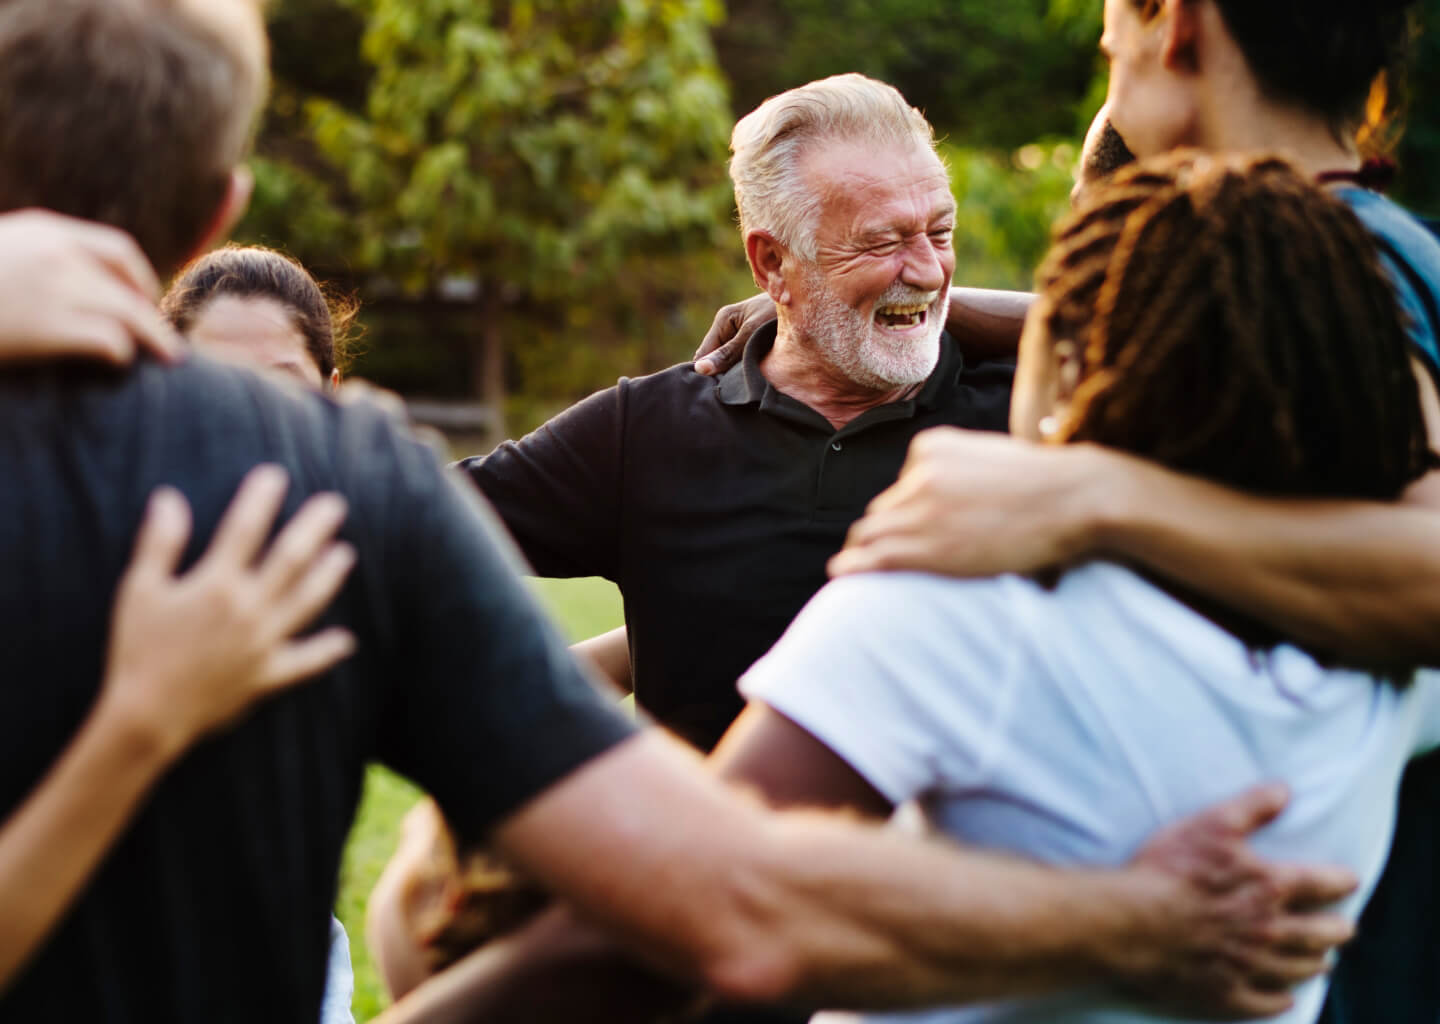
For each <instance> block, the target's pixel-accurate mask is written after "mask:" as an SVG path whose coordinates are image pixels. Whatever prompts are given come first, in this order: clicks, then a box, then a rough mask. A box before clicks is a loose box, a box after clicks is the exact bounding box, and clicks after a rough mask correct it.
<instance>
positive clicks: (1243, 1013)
mask: <svg viewBox="0 0 1440 1024" xmlns="http://www.w3.org/2000/svg"><path fill="white" fill-rule="evenodd" d="M1228 1002H1229V1005H1230V1010H1231V1012H1230V1019H1231V1020H1253V1019H1256V1018H1263V1017H1276V1016H1279V1015H1280V1014H1282V1013H1285V1012H1286V1011H1288V1010H1289V1009H1290V1008H1291V1007H1293V1006H1294V1005H1295V998H1294V997H1293V996H1292V995H1290V993H1289V992H1267V991H1262V990H1259V989H1256V988H1251V987H1249V986H1239V987H1237V988H1236V990H1235V991H1234V992H1233V993H1232V994H1231V996H1230V999H1229V1000H1228Z"/></svg>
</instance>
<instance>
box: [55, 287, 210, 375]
mask: <svg viewBox="0 0 1440 1024" xmlns="http://www.w3.org/2000/svg"><path fill="white" fill-rule="evenodd" d="M78 302H79V303H80V304H81V306H82V308H81V309H79V310H77V315H80V314H83V315H84V316H85V319H86V321H87V328H86V330H85V331H84V332H83V333H81V332H80V331H79V330H77V332H76V333H77V334H78V335H79V338H78V339H77V340H79V341H81V343H82V344H83V343H84V341H85V340H88V339H89V338H90V337H92V336H93V337H95V339H96V340H95V344H96V345H97V346H99V351H97V352H96V353H95V354H96V355H99V356H100V357H101V358H104V359H107V360H109V361H112V362H117V363H122V364H123V363H128V362H130V361H131V360H132V359H133V358H134V356H135V346H136V344H137V343H138V344H139V345H140V346H141V347H143V348H145V349H146V350H147V351H150V352H153V353H154V354H155V355H156V356H158V357H159V358H160V359H162V360H164V361H165V362H174V361H176V360H177V359H179V358H181V356H182V355H183V354H184V342H183V341H181V339H180V336H179V335H178V334H176V333H175V331H174V330H173V329H171V327H170V325H169V324H167V323H166V322H165V318H164V317H162V316H161V315H160V312H159V310H157V309H156V308H155V307H154V306H153V305H152V304H151V303H150V302H149V301H148V300H147V299H145V298H144V297H143V296H141V295H140V294H139V293H138V292H136V291H134V290H133V289H132V288H130V287H128V286H126V285H125V284H122V283H120V282H118V281H116V280H115V279H114V278H112V277H108V276H99V277H95V278H93V279H87V280H86V282H85V293H84V295H83V297H79V298H78Z"/></svg>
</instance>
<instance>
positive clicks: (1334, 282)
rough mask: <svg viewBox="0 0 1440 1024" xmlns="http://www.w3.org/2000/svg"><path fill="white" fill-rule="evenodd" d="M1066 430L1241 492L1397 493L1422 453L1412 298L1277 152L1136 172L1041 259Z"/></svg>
mask: <svg viewBox="0 0 1440 1024" xmlns="http://www.w3.org/2000/svg"><path fill="white" fill-rule="evenodd" d="M1039 280H1040V287H1041V290H1042V292H1043V293H1044V297H1045V300H1046V310H1047V312H1048V321H1047V327H1048V329H1049V334H1050V338H1051V340H1052V341H1056V340H1061V339H1064V340H1068V341H1070V342H1072V343H1073V345H1074V346H1075V350H1076V355H1077V358H1078V362H1079V379H1078V384H1077V387H1076V389H1075V393H1074V397H1073V402H1072V405H1071V407H1070V410H1069V412H1068V414H1067V415H1066V416H1065V417H1064V418H1065V423H1064V425H1063V427H1062V435H1063V436H1064V437H1065V439H1067V440H1073V441H1096V442H1099V443H1101V444H1105V445H1108V446H1111V447H1115V448H1120V449H1124V450H1126V451H1131V452H1135V453H1137V454H1139V455H1143V456H1146V457H1148V458H1151V459H1154V460H1155V461H1157V462H1160V463H1163V464H1165V465H1167V466H1170V467H1173V468H1175V469H1179V470H1183V471H1186V472H1190V473H1195V474H1199V475H1201V476H1205V477H1208V478H1210V479H1212V480H1215V481H1218V482H1221V483H1224V484H1228V485H1230V486H1234V487H1238V488H1241V489H1244V490H1248V491H1252V492H1257V493H1263V494H1276V495H1296V496H1314V497H1353V498H1371V499H1392V498H1394V497H1396V496H1397V495H1398V494H1399V493H1400V492H1401V490H1403V489H1404V487H1405V486H1406V485H1407V484H1408V483H1410V482H1411V481H1412V480H1414V479H1416V478H1417V477H1419V476H1420V475H1421V474H1422V473H1423V472H1424V471H1425V469H1426V468H1427V465H1428V463H1429V459H1430V456H1429V452H1428V448H1427V440H1426V432H1425V424H1424V420H1423V418H1422V415H1421V411H1420V403H1419V396H1418V391H1417V388H1416V386H1415V380H1414V377H1413V376H1412V373H1411V370H1410V362H1409V344H1408V335H1407V330H1406V326H1407V325H1406V324H1405V322H1404V317H1403V314H1402V313H1401V311H1400V309H1399V307H1398V304H1397V303H1396V300H1395V294H1394V291H1393V290H1392V287H1391V284H1390V281H1389V279H1388V277H1387V276H1386V273H1385V270H1384V269H1383V267H1382V265H1381V263H1380V259H1379V255H1378V253H1377V250H1376V246H1375V243H1374V241H1373V239H1372V237H1371V235H1370V233H1369V232H1368V231H1367V230H1366V228H1365V227H1364V226H1363V225H1362V224H1361V223H1360V221H1359V220H1358V219H1357V218H1356V217H1355V215H1354V214H1353V213H1351V212H1350V210H1349V209H1348V208H1347V207H1346V206H1344V204H1343V203H1342V202H1340V201H1339V200H1337V199H1335V198H1334V197H1332V196H1330V195H1328V194H1326V193H1325V192H1324V191H1323V190H1322V189H1320V188H1319V187H1317V186H1315V185H1313V184H1311V183H1310V182H1309V181H1307V180H1306V179H1305V178H1304V177H1303V176H1302V175H1301V173H1300V172H1299V171H1297V170H1295V169H1294V168H1293V167H1291V166H1290V165H1289V164H1287V163H1285V162H1283V161H1281V160H1279V159H1275V158H1259V159H1255V158H1251V159H1248V160H1242V159H1239V158H1232V159H1218V158H1210V157H1204V156H1197V155H1194V154H1184V153H1180V154H1174V155H1172V156H1170V157H1166V158H1162V159H1160V160H1158V161H1149V162H1145V163H1142V164H1139V165H1137V166H1135V167H1133V168H1130V169H1127V170H1123V171H1121V172H1120V173H1119V174H1117V175H1116V176H1115V178H1114V179H1113V180H1112V181H1111V182H1109V183H1106V184H1103V185H1101V186H1099V187H1097V188H1096V189H1094V190H1093V191H1092V192H1090V193H1088V194H1087V195H1086V196H1085V198H1084V201H1083V202H1082V203H1081V205H1080V207H1079V209H1077V210H1076V211H1075V213H1074V214H1072V215H1071V217H1070V218H1069V219H1068V220H1067V221H1066V222H1065V223H1063V224H1062V226H1061V227H1060V228H1059V229H1058V235H1057V240H1056V243H1055V246H1054V248H1053V249H1052V251H1051V253H1050V255H1049V257H1048V258H1047V260H1046V262H1045V264H1044V265H1043V267H1042V269H1041V271H1040V276H1039Z"/></svg>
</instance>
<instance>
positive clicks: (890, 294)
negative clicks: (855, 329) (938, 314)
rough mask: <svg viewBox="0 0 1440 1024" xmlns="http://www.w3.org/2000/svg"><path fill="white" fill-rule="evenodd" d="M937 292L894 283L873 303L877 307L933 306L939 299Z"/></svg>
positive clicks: (897, 282) (898, 282)
mask: <svg viewBox="0 0 1440 1024" xmlns="http://www.w3.org/2000/svg"><path fill="white" fill-rule="evenodd" d="M940 295H941V293H940V292H938V291H931V292H927V291H921V290H920V289H919V288H911V287H910V286H909V285H908V284H904V283H902V282H900V281H896V282H895V283H893V284H892V285H890V287H889V288H886V289H885V291H884V292H883V293H882V294H881V296H880V298H879V299H877V300H876V301H875V304H876V305H877V306H922V305H923V306H933V305H935V303H936V301H937V300H938V299H939V298H940Z"/></svg>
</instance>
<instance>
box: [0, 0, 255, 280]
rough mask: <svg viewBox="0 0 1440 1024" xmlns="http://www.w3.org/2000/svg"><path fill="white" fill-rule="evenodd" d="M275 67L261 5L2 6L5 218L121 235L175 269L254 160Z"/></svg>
mask: <svg viewBox="0 0 1440 1024" xmlns="http://www.w3.org/2000/svg"><path fill="white" fill-rule="evenodd" d="M265 62H266V55H265V34H264V26H263V25H262V23H261V22H260V17H259V11H258V5H257V4H256V3H255V2H253V0H5V2H4V3H0V210H13V209H19V208H22V207H27V206H43V207H48V208H50V209H52V210H58V211H60V212H61V213H67V214H70V215H72V216H76V217H83V218H86V219H89V220H96V221H101V222H104V223H107V224H112V225H114V226H116V227H119V228H123V229H124V230H126V231H128V232H130V233H131V234H132V235H134V236H135V238H136V240H137V241H139V243H140V246H141V248H142V249H143V250H144V251H145V253H146V255H147V256H149V257H150V260H151V262H152V263H154V264H155V266H156V267H157V268H158V269H159V270H160V272H161V273H162V274H164V273H169V272H170V271H172V270H174V269H175V267H177V266H179V265H180V263H182V262H183V261H184V259H185V257H186V256H187V255H188V254H189V253H190V252H192V251H193V250H194V248H195V246H196V245H198V244H199V243H200V241H201V238H202V236H203V235H204V233H205V231H206V229H207V227H208V226H209V225H210V224H211V222H212V221H213V219H214V218H215V215H216V213H217V211H218V208H219V206H220V204H221V201H222V200H223V198H224V196H225V193H226V189H227V187H228V183H229V175H230V171H231V169H232V168H234V167H235V166H236V165H237V164H239V163H240V161H241V159H242V158H243V157H244V154H245V151H246V149H247V148H248V146H249V141H250V133H251V127H252V123H253V121H254V119H255V115H256V112H257V111H258V109H259V106H260V102H261V100H262V98H263V96H264V92H265V82H266V73H265Z"/></svg>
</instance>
